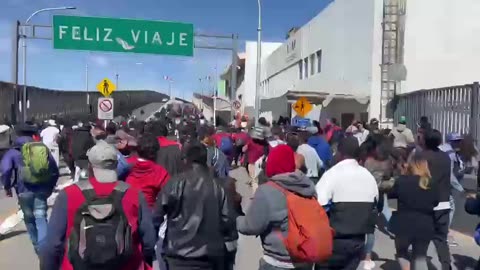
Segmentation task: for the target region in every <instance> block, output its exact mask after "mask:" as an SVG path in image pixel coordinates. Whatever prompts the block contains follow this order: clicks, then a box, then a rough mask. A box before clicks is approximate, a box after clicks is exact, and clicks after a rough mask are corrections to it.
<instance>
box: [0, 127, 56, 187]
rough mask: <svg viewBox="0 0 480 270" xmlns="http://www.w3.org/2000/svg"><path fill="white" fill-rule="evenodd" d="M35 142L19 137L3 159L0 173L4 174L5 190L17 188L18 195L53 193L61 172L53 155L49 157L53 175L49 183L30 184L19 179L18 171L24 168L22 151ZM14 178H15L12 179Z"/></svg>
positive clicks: (0, 164) (50, 169)
mask: <svg viewBox="0 0 480 270" xmlns="http://www.w3.org/2000/svg"><path fill="white" fill-rule="evenodd" d="M28 142H33V139H32V138H31V137H26V136H23V137H18V138H17V139H16V140H15V142H14V144H13V147H12V148H11V149H10V150H8V152H7V153H5V155H4V156H3V158H2V161H1V163H0V172H1V173H2V183H3V185H4V187H5V189H11V188H12V187H13V188H15V190H16V191H17V193H18V194H21V193H26V192H34V193H37V192H42V193H47V194H50V193H52V191H53V189H54V188H55V185H56V184H57V181H58V178H59V175H60V173H59V170H58V167H57V163H56V162H55V160H54V159H53V157H52V155H49V156H48V160H49V168H48V169H49V171H50V173H51V178H50V181H49V182H48V183H44V184H41V185H35V184H29V183H26V182H25V181H24V179H18V178H19V174H18V173H17V172H18V169H19V168H21V167H23V166H24V163H23V157H22V153H21V152H20V149H22V146H23V145H24V144H25V143H28ZM12 176H13V177H12Z"/></svg>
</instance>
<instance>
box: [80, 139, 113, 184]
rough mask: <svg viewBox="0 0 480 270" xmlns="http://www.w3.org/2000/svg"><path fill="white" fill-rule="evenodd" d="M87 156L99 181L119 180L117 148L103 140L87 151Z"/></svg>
mask: <svg viewBox="0 0 480 270" xmlns="http://www.w3.org/2000/svg"><path fill="white" fill-rule="evenodd" d="M87 157H88V161H89V163H90V165H91V166H92V169H93V175H94V176H95V178H96V179H97V181H98V182H101V183H111V182H115V181H117V180H118V176H117V162H118V157H117V150H116V149H115V148H113V146H112V145H110V144H108V143H106V142H105V141H103V140H101V141H98V143H97V144H96V145H95V146H93V147H92V148H90V150H88V151H87Z"/></svg>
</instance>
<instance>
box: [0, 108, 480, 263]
mask: <svg viewBox="0 0 480 270" xmlns="http://www.w3.org/2000/svg"><path fill="white" fill-rule="evenodd" d="M167 120H168V119H152V120H151V121H149V122H138V121H131V122H129V123H121V124H117V123H114V122H110V123H108V124H106V125H105V123H103V122H98V123H82V122H73V121H66V120H60V119H58V120H57V121H58V123H57V121H55V120H49V121H47V122H46V123H43V126H42V127H40V126H39V125H34V124H33V123H25V124H22V125H17V126H15V127H11V126H8V125H0V155H1V165H0V169H1V174H2V184H3V186H4V189H5V192H6V194H7V195H8V196H10V197H12V196H13V192H12V190H14V191H15V193H16V195H17V197H18V202H19V206H20V208H21V210H22V211H23V213H24V221H25V224H26V227H27V231H28V233H29V236H30V239H31V241H32V244H33V247H34V250H35V252H36V254H37V255H38V257H39V260H40V269H44V270H55V269H105V270H106V269H125V270H130V269H131V270H133V269H152V267H153V266H154V265H156V266H157V267H158V268H159V269H170V270H175V269H215V270H216V269H233V268H234V264H235V255H236V251H237V247H238V243H237V240H238V237H239V233H240V234H244V235H253V236H259V237H260V239H261V242H262V247H263V255H262V258H261V261H260V268H259V269H261V270H267V269H268V270H270V269H357V267H358V266H359V265H360V264H361V263H362V261H363V268H364V269H367V270H368V269H374V268H375V263H374V262H373V260H372V252H373V249H374V244H375V227H376V226H382V227H384V228H382V229H383V230H384V231H386V232H387V233H388V234H389V235H390V236H391V237H392V238H393V239H394V241H395V248H396V251H397V257H398V262H399V264H400V266H401V267H402V269H411V268H413V269H427V262H426V256H427V249H428V246H429V244H430V242H433V244H434V245H435V247H436V249H437V252H438V257H439V261H440V262H441V265H442V269H451V259H450V258H451V256H450V251H449V247H450V246H455V245H458V244H457V243H456V242H455V241H454V239H453V238H452V237H449V228H450V225H451V223H452V218H453V213H454V211H455V203H454V200H453V197H452V189H455V190H457V191H459V192H463V193H465V190H464V189H463V187H462V180H463V177H464V175H465V174H468V173H471V172H472V171H474V170H477V169H478V168H477V166H476V165H477V161H476V156H477V154H478V151H477V150H476V147H475V145H474V141H473V139H472V138H471V137H470V136H468V135H465V136H464V135H461V134H457V133H451V134H447V136H446V139H445V140H444V139H443V134H441V133H440V132H439V131H438V130H435V129H433V128H432V126H431V125H430V124H429V122H428V118H426V117H422V119H421V121H420V122H419V123H418V124H417V126H418V129H417V130H416V131H415V132H414V131H412V130H410V129H409V128H407V119H406V118H405V117H401V118H400V121H399V123H398V125H397V126H395V127H393V128H392V129H380V128H379V122H378V120H376V119H372V120H371V121H370V122H369V123H368V124H366V123H361V122H359V121H354V122H353V123H352V124H351V125H350V126H349V127H348V128H346V129H343V128H341V127H340V126H339V125H338V123H337V121H336V119H330V120H328V121H327V123H326V124H325V125H323V126H321V125H320V123H319V122H317V121H314V122H313V124H312V125H311V126H309V127H304V128H299V127H294V126H290V125H289V122H288V121H286V119H283V118H282V120H281V121H278V122H274V123H268V122H267V121H266V120H265V119H264V118H260V119H259V120H258V121H257V123H256V125H251V124H250V125H249V124H247V123H246V122H240V123H238V124H237V125H236V126H217V127H215V126H213V125H212V124H211V123H208V122H207V121H205V119H203V118H199V119H198V118H194V117H193V118H185V119H177V120H178V121H177V120H176V121H167ZM73 123H74V124H73ZM250 126H252V127H250ZM60 156H61V157H63V161H64V162H65V164H66V166H67V172H68V174H70V175H71V177H72V179H73V184H72V185H70V186H68V187H66V188H65V189H63V190H61V191H59V194H58V196H57V198H56V200H55V203H54V205H53V207H52V212H51V215H50V218H48V219H47V210H48V205H47V198H49V197H50V196H51V194H52V193H53V192H55V191H56V186H57V184H58V183H57V182H58V179H59V176H60V173H59V167H60ZM236 168H239V169H240V170H241V169H242V168H244V169H245V170H246V171H247V172H248V176H249V179H250V180H249V182H248V183H249V184H250V185H251V186H252V189H253V191H254V195H253V198H249V199H251V201H250V206H249V208H248V210H247V211H245V212H244V210H243V209H242V204H241V203H242V196H241V195H240V194H239V193H238V192H237V190H236V180H235V179H233V178H231V177H230V171H231V170H232V169H236ZM389 199H397V201H398V209H397V210H396V211H394V212H392V209H390V207H389V205H388V200H389ZM466 209H467V211H468V212H469V213H471V214H474V215H478V214H480V201H479V200H477V199H476V197H475V196H471V195H469V199H468V200H467V205H466ZM380 216H381V219H383V222H380V223H379V217H380ZM412 220H415V226H410V224H411V222H412ZM472 229H473V228H472ZM479 240H480V239H479ZM410 246H411V247H412V252H411V256H410V254H409V247H410Z"/></svg>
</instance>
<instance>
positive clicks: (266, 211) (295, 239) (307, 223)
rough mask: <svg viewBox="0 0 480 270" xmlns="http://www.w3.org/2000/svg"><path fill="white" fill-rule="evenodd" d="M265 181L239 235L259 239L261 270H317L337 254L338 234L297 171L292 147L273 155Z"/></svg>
mask: <svg viewBox="0 0 480 270" xmlns="http://www.w3.org/2000/svg"><path fill="white" fill-rule="evenodd" d="M265 171H266V175H267V177H268V178H269V179H270V181H269V182H267V183H266V184H264V185H261V186H260V187H259V188H258V189H257V191H256V193H255V195H254V198H253V201H252V203H251V205H250V208H249V209H248V211H247V214H246V216H244V217H242V216H240V217H238V218H237V227H238V231H239V232H240V233H241V234H244V235H255V236H260V237H261V240H262V246H263V257H262V259H261V261H260V270H269V269H276V270H277V269H278V270H281V269H302V270H303V269H305V270H306V269H308V270H310V269H312V267H313V264H314V263H317V262H322V261H325V260H327V259H328V258H329V257H330V255H331V253H332V243H333V231H332V230H331V228H330V225H329V220H328V217H327V214H326V212H325V211H324V209H323V208H322V206H320V205H319V204H318V202H317V199H316V194H315V187H314V186H313V183H312V181H311V180H310V179H309V178H308V177H306V176H305V175H304V174H302V173H301V172H299V171H297V170H296V168H295V155H294V152H293V150H292V149H291V148H290V147H289V146H287V145H279V146H277V147H275V148H273V149H272V150H271V151H270V154H269V155H268V159H267V164H266V168H265Z"/></svg>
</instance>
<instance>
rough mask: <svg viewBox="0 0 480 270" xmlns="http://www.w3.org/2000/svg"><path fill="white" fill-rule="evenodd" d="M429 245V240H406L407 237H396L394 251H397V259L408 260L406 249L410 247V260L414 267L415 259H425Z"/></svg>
mask: <svg viewBox="0 0 480 270" xmlns="http://www.w3.org/2000/svg"><path fill="white" fill-rule="evenodd" d="M429 244H430V240H425V239H414V238H408V237H401V236H398V235H397V236H396V238H395V249H396V250H397V256H398V257H399V258H402V259H405V260H408V258H409V255H408V247H409V246H410V245H411V246H412V259H411V265H412V266H414V265H415V261H416V260H417V259H426V258H427V251H428V245H429ZM425 263H426V261H425ZM425 267H426V265H425ZM412 269H415V267H413V268H412Z"/></svg>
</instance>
